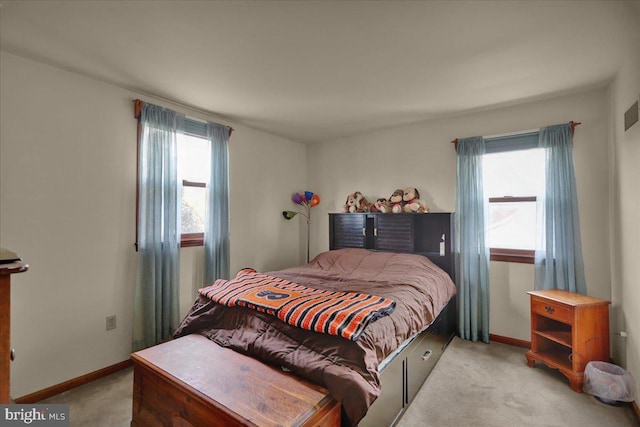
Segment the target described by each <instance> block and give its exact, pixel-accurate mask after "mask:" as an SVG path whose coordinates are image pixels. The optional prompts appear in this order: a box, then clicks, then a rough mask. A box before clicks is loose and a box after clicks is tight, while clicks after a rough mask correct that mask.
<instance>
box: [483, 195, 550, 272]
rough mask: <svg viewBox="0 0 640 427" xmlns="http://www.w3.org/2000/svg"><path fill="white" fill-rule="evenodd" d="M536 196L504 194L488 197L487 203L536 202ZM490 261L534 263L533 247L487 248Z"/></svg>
mask: <svg viewBox="0 0 640 427" xmlns="http://www.w3.org/2000/svg"><path fill="white" fill-rule="evenodd" d="M537 201H538V198H537V197H536V196H515V197H512V196H505V197H490V198H489V203H490V204H491V203H519V202H536V203H537ZM489 254H490V259H491V261H502V262H515V263H519V264H534V263H535V257H536V251H535V249H511V248H494V247H490V248H489Z"/></svg>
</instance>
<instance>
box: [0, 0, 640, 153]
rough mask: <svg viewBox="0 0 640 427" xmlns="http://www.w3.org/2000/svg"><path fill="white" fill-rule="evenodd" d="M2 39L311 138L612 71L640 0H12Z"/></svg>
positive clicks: (545, 89)
mask: <svg viewBox="0 0 640 427" xmlns="http://www.w3.org/2000/svg"><path fill="white" fill-rule="evenodd" d="M0 3H1V7H0V48H1V49H2V50H4V51H6V52H9V53H12V54H15V55H20V56H23V57H26V58H31V59H35V60H38V61H42V62H45V63H48V64H51V65H55V66H58V67H61V68H63V69H66V70H69V71H73V72H76V73H80V74H83V75H87V76H90V77H93V78H96V79H99V80H102V81H105V82H108V83H111V84H115V85H117V86H120V87H123V88H127V89H132V90H135V91H138V92H142V93H146V94H150V95H155V96H158V97H162V98H165V99H167V100H171V101H175V102H178V103H181V104H184V105H187V106H190V107H194V108H197V109H200V110H203V111H206V112H208V113H212V114H214V115H217V116H219V117H221V118H223V119H227V120H229V121H230V122H232V123H234V122H235V123H241V124H245V125H247V126H251V127H253V128H256V129H261V130H264V131H267V132H270V133H273V134H276V135H280V136H283V137H285V138H288V139H291V140H294V141H299V142H303V143H313V142H319V141H326V140H332V139H336V138H341V137H345V136H350V135H354V134H359V133H364V132H369V131H373V130H376V129H380V128H384V127H390V126H399V125H404V124H407V123H412V122H416V121H422V120H426V119H430V118H437V117H444V116H451V115H458V114H464V113H467V112H472V111H477V110H479V109H486V108H493V107H496V106H501V105H509V104H514V103H519V102H524V101H529V100H532V99H540V98H545V97H550V96H556V95H558V94H562V93H570V92H575V91H580V90H585V89H586V88H591V87H595V86H598V85H604V84H606V83H607V82H608V81H610V80H611V78H613V77H614V76H615V73H616V72H617V70H618V69H619V67H620V64H621V63H622V61H624V58H625V54H626V53H628V52H629V50H630V49H636V51H637V49H640V1H543V0H533V1H422V2H406V1H375V2H368V1H339V2H334V1H280V2H276V1H260V2H258V1H220V2H218V1H19V0H16V1H8V0H0Z"/></svg>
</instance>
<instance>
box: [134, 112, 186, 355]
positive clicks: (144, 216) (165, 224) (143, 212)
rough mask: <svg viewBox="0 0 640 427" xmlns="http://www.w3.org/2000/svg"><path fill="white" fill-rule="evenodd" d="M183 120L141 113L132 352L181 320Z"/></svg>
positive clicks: (158, 339) (161, 337)
mask: <svg viewBox="0 0 640 427" xmlns="http://www.w3.org/2000/svg"><path fill="white" fill-rule="evenodd" d="M184 119H185V118H184V116H183V115H181V114H179V113H176V112H175V111H171V110H168V109H165V108H162V107H158V106H156V105H152V104H146V103H145V104H144V105H143V107H142V111H141V116H140V124H141V126H142V135H141V140H140V154H139V168H140V171H139V180H140V182H139V199H138V207H139V215H138V221H139V223H138V272H137V278H136V291H135V308H134V330H133V350H134V351H136V350H139V349H142V348H145V347H149V346H152V345H155V344H157V343H159V342H161V341H164V340H166V339H168V338H170V337H171V336H172V335H173V332H174V331H175V329H176V328H177V326H178V322H179V320H180V319H179V301H178V295H179V292H178V290H179V278H180V274H179V273H180V259H179V245H180V231H179V229H178V224H179V210H178V200H179V199H178V179H177V175H178V174H177V137H178V133H182V132H183V129H184Z"/></svg>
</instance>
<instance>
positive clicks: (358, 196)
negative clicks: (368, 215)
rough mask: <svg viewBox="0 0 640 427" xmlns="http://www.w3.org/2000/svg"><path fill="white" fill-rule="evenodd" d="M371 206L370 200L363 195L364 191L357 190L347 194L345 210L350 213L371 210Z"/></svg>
mask: <svg viewBox="0 0 640 427" xmlns="http://www.w3.org/2000/svg"><path fill="white" fill-rule="evenodd" d="M369 206H370V204H369V202H368V201H367V199H366V198H365V197H364V196H363V195H362V193H361V192H359V191H356V192H355V193H352V194H349V195H348V196H347V201H346V202H345V205H344V211H345V212H350V213H355V212H369Z"/></svg>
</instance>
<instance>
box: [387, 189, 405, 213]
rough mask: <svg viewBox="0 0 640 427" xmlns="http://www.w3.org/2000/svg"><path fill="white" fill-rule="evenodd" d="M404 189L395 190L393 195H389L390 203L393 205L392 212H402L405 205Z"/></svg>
mask: <svg viewBox="0 0 640 427" xmlns="http://www.w3.org/2000/svg"><path fill="white" fill-rule="evenodd" d="M403 196H404V191H402V190H396V191H394V192H393V194H392V195H391V197H389V205H390V206H391V212H393V213H400V212H402V207H403V206H404V200H403Z"/></svg>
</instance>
